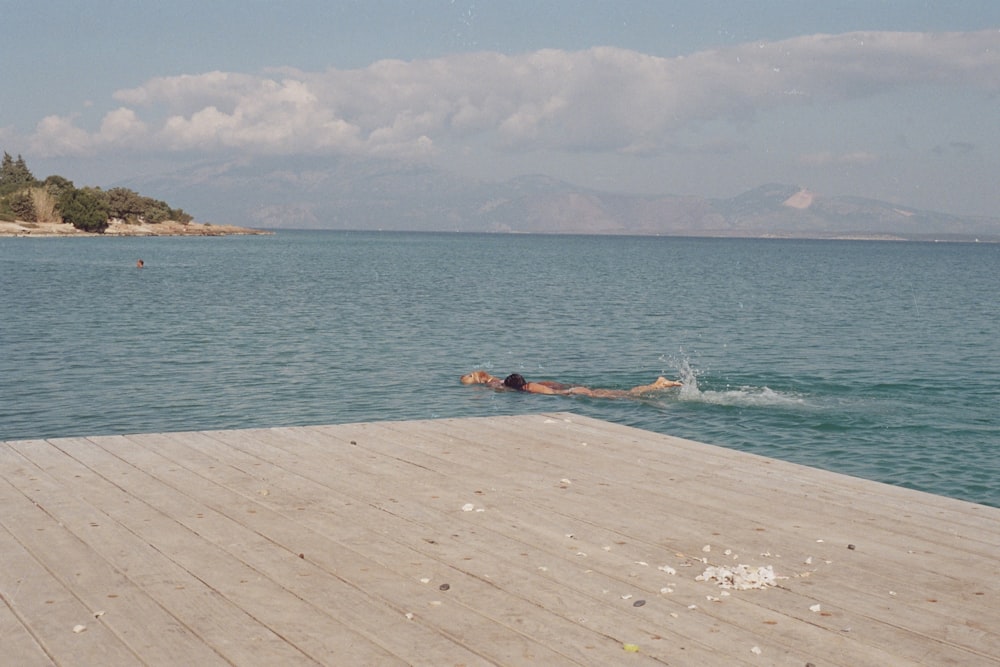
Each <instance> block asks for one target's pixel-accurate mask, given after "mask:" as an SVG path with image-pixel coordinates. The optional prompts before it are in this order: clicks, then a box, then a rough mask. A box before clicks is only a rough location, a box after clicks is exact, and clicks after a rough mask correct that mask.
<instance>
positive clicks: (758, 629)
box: [0, 413, 1000, 667]
mask: <svg viewBox="0 0 1000 667" xmlns="http://www.w3.org/2000/svg"><path fill="white" fill-rule="evenodd" d="M0 508H2V509H0V596H2V604H0V647H2V648H0V650H2V652H3V658H2V660H3V662H4V664H17V665H44V664H60V665H134V664H162V665H179V664H187V665H212V664H220V665H223V664H238V665H258V664H260V665H263V664H282V665H285V664H317V663H319V664H330V665H347V664H350V665H392V664H399V665H405V664H417V665H435V666H439V665H480V664H487V665H488V664H503V665H518V664H524V665H535V664H538V665H541V664H545V665H560V664H582V665H610V664H637V665H638V664H670V665H740V664H747V665H751V664H752V665H797V666H799V667H802V666H803V665H806V664H807V663H813V664H814V665H816V666H817V667H820V666H824V665H988V664H998V663H1000V559H998V558H997V554H998V551H1000V510H998V509H995V508H990V507H985V506H981V505H975V504H970V503H965V502H962V501H957V500H953V499H948V498H942V497H938V496H933V495H929V494H924V493H919V492H915V491H910V490H907V489H902V488H897V487H892V486H886V485H882V484H877V483H874V482H868V481H863V480H858V479H854V478H850V477H845V476H842V475H836V474H833V473H828V472H823V471H820V470H815V469H811V468H806V467H802V466H797V465H793V464H788V463H783V462H779V461H774V460H771V459H766V458H762V457H757V456H752V455H748V454H743V453H738V452H734V451H731V450H727V449H722V448H718V447H712V446H709V445H704V444H701V443H696V442H691V441H686V440H681V439H678V438H672V437H669V436H664V435H659V434H655V433H649V432H646V431H642V430H637V429H632V428H627V427H623V426H618V425H613V424H609V423H606V422H602V421H599V420H594V419H590V418H586V417H580V416H576V415H570V414H561V413H560V414H549V415H527V416H520V417H490V418H479V419H449V420H433V421H418V422H380V423H367V424H347V425H339V426H316V427H302V428H275V429H257V430H245V431H213V432H192V433H153V434H145V435H129V436H105V437H92V438H60V439H52V440H33V441H16V442H7V443H2V444H0ZM737 564H745V565H750V566H753V567H759V566H767V565H770V566H772V567H773V569H774V571H775V573H776V574H777V575H778V577H779V579H778V582H777V586H775V587H770V588H767V589H763V590H734V591H724V590H723V589H721V588H719V587H718V586H717V585H716V584H715V582H712V581H698V580H696V576H697V575H700V574H701V573H702V572H703V571H704V570H705V568H707V567H708V566H709V565H730V566H735V565H737ZM661 568H663V569H661ZM674 572H675V573H674ZM727 593H728V595H727ZM81 626H82V628H81ZM74 629H75V630H76V631H75V630H74ZM633 649H635V650H633Z"/></svg>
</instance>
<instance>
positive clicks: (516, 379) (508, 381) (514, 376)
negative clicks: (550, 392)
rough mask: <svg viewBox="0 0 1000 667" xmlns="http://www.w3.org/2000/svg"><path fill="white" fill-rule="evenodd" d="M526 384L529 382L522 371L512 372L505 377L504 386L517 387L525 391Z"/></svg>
mask: <svg viewBox="0 0 1000 667" xmlns="http://www.w3.org/2000/svg"><path fill="white" fill-rule="evenodd" d="M526 384H528V381H527V380H525V379H524V376H523V375H521V374H520V373H511V374H510V375H508V376H507V377H505V378H504V379H503V386H505V387H510V388H511V389H517V390H518V391H524V385H526Z"/></svg>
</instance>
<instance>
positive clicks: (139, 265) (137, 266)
mask: <svg viewBox="0 0 1000 667" xmlns="http://www.w3.org/2000/svg"><path fill="white" fill-rule="evenodd" d="M144 266H146V263H145V262H144V261H142V260H141V259H140V260H139V261H138V262H136V263H135V268H137V269H141V268H142V267H144Z"/></svg>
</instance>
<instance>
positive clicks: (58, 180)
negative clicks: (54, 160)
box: [42, 174, 75, 199]
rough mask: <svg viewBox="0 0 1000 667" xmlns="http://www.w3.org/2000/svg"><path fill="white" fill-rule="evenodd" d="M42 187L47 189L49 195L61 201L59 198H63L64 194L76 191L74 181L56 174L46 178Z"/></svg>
mask: <svg viewBox="0 0 1000 667" xmlns="http://www.w3.org/2000/svg"><path fill="white" fill-rule="evenodd" d="M42 187H43V188H45V189H46V190H47V191H48V192H49V194H50V195H52V196H53V197H55V198H56V199H59V197H61V196H62V193H64V192H66V191H67V190H73V189H75V186H74V185H73V181H71V180H69V179H68V178H63V177H62V176H57V175H55V174H53V175H52V176H49V177H48V178H46V179H45V180H44V181H43V182H42Z"/></svg>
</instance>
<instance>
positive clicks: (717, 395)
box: [673, 357, 806, 408]
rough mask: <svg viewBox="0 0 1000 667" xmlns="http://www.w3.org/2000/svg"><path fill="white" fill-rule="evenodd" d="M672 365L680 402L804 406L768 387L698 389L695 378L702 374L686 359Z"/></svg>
mask: <svg viewBox="0 0 1000 667" xmlns="http://www.w3.org/2000/svg"><path fill="white" fill-rule="evenodd" d="M673 364H674V366H676V368H677V376H678V378H679V379H680V381H681V382H683V383H684V385H683V386H682V387H681V388H680V391H679V392H678V394H677V396H678V400H680V401H685V402H690V403H705V404H708V405H723V406H735V407H782V408H785V407H797V406H804V405H806V401H805V399H804V398H802V397H801V396H797V395H794V394H787V393H784V392H779V391H775V390H773V389H771V388H770V387H768V386H762V387H755V386H750V385H743V386H739V387H735V388H731V387H726V388H725V389H723V390H714V389H702V388H700V387H699V386H698V378H699V376H700V375H701V374H702V373H701V371H700V370H699V369H696V368H695V367H693V366H692V365H691V360H690V359H688V358H687V357H681V358H678V359H675V360H674V361H673Z"/></svg>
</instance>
